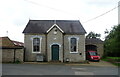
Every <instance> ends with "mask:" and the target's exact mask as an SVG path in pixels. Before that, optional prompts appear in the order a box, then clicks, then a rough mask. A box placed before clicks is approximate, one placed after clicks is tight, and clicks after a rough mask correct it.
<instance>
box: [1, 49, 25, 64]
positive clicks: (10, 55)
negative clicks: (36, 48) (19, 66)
mask: <svg viewBox="0 0 120 77" xmlns="http://www.w3.org/2000/svg"><path fill="white" fill-rule="evenodd" d="M0 50H2V62H3V63H4V62H14V61H16V60H18V61H20V62H23V58H24V49H0ZM14 55H15V56H14Z"/></svg>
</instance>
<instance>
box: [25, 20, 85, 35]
mask: <svg viewBox="0 0 120 77" xmlns="http://www.w3.org/2000/svg"><path fill="white" fill-rule="evenodd" d="M54 24H57V25H58V26H59V27H60V28H61V29H62V30H63V31H64V33H65V34H85V33H86V31H85V29H84V28H83V26H82V25H81V23H80V21H79V20H29V22H28V24H27V25H26V28H25V29H24V31H23V33H40V34H44V33H46V32H47V30H48V29H49V28H51V27H52V26H53V25H54Z"/></svg>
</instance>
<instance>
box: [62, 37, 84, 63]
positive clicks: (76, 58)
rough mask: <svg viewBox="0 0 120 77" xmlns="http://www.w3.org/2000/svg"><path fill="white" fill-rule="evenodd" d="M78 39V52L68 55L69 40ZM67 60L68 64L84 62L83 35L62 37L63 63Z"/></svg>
mask: <svg viewBox="0 0 120 77" xmlns="http://www.w3.org/2000/svg"><path fill="white" fill-rule="evenodd" d="M70 37H76V38H78V52H77V53H70V46H69V45H70V43H69V38H70ZM67 58H68V59H69V60H70V62H80V61H84V60H85V36H84V35H65V36H64V61H66V59H67Z"/></svg>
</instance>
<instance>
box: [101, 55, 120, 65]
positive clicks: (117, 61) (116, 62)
mask: <svg viewBox="0 0 120 77" xmlns="http://www.w3.org/2000/svg"><path fill="white" fill-rule="evenodd" d="M101 60H103V61H107V62H110V63H112V64H114V65H116V66H120V57H106V58H102V59H101Z"/></svg>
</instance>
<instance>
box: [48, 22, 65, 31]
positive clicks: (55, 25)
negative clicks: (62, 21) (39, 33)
mask: <svg viewBox="0 0 120 77" xmlns="http://www.w3.org/2000/svg"><path fill="white" fill-rule="evenodd" d="M54 27H57V28H58V29H59V30H60V31H61V32H62V33H64V31H63V30H62V29H61V28H60V27H59V26H58V25H57V24H54V25H53V26H52V27H50V28H49V29H48V30H47V33H48V32H50V30H51V29H53V28H54Z"/></svg>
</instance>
